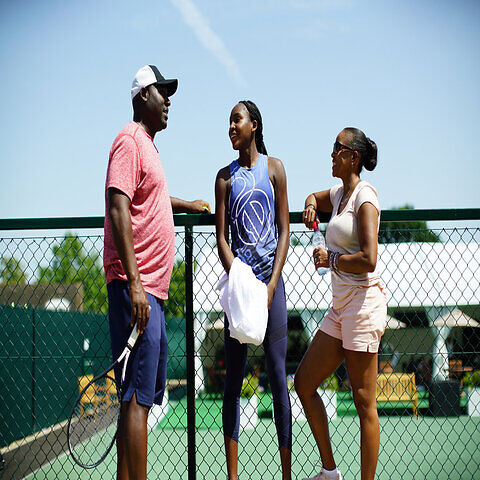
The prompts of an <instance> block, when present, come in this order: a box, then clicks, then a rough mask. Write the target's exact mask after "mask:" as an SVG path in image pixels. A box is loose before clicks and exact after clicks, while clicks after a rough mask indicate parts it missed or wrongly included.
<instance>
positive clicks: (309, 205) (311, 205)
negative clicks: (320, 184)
mask: <svg viewBox="0 0 480 480" xmlns="http://www.w3.org/2000/svg"><path fill="white" fill-rule="evenodd" d="M308 207H312V208H313V209H314V210H316V209H317V207H316V206H315V205H314V204H313V203H309V204H308V205H305V208H304V210H306V209H307V208H308Z"/></svg>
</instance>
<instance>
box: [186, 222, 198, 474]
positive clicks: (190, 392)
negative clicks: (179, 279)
mask: <svg viewBox="0 0 480 480" xmlns="http://www.w3.org/2000/svg"><path fill="white" fill-rule="evenodd" d="M185 321H186V336H187V338H186V350H187V351H186V354H187V445H188V447H187V454H188V480H195V475H196V466H197V465H196V458H195V449H196V448H195V343H194V340H195V339H194V335H195V333H194V318H193V226H192V225H185Z"/></svg>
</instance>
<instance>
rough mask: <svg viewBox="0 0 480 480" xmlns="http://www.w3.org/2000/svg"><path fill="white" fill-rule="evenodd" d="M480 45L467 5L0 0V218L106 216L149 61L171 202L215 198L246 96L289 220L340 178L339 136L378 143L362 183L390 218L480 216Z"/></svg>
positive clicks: (440, 0) (475, 12) (478, 22)
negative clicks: (278, 163) (470, 211)
mask: <svg viewBox="0 0 480 480" xmlns="http://www.w3.org/2000/svg"><path fill="white" fill-rule="evenodd" d="M479 53H480V2H476V1H466V0H458V1H455V2H451V1H445V0H437V1H433V0H431V1H430V0H427V1H409V0H405V1H402V2H398V1H390V0H382V1H373V0H372V1H360V0H336V1H334V0H316V1H313V0H266V1H261V0H243V1H242V2H225V1H224V0H205V1H201V2H200V1H198V0H164V1H155V2H154V1H149V0H144V1H143V2H141V4H135V6H134V4H133V3H132V2H126V1H121V0H120V1H119V0H116V1H113V0H111V1H102V0H95V1H90V0H84V1H82V2H64V1H53V0H50V1H49V0H45V1H41V2H39V1H36V0H35V1H32V0H30V1H29V0H24V1H22V2H17V1H1V2H0V67H1V71H2V73H3V78H4V83H3V88H2V89H1V91H0V105H1V110H2V117H1V128H0V162H1V175H0V218H17V217H50V216H90V215H103V213H104V181H105V171H106V165H107V160H108V153H109V150H110V146H111V143H112V141H113V139H114V137H115V136H116V134H117V132H118V131H119V130H120V128H122V126H123V125H124V124H125V123H127V122H128V121H129V120H131V116H132V113H131V103H130V86H131V81H132V79H133V76H134V74H135V72H136V71H137V69H138V68H139V67H140V66H142V65H144V64H156V65H157V66H158V67H159V69H160V71H161V72H162V73H163V74H164V75H165V76H166V77H168V78H173V77H174V78H178V79H179V89H178V92H177V93H176V94H175V95H174V96H173V97H172V107H171V110H170V115H169V125H168V128H167V130H166V131H164V132H161V133H160V134H157V136H156V138H155V142H156V144H157V147H158V149H159V151H160V155H161V160H162V162H163V165H164V167H165V170H166V172H167V178H168V183H169V188H170V193H171V194H172V195H174V196H178V197H182V198H186V199H193V198H204V199H206V200H208V201H209V202H210V203H211V204H212V205H213V203H214V193H213V186H214V180H215V175H216V172H217V171H218V170H219V169H220V168H221V167H222V166H224V165H226V164H228V163H229V162H230V161H231V160H232V159H234V158H235V152H233V150H232V149H231V146H230V142H229V139H228V136H227V129H228V117H229V114H230V110H231V108H232V107H233V106H234V105H235V103H236V102H237V101H238V100H240V99H251V100H253V101H255V102H256V103H257V105H258V106H259V108H260V110H261V112H262V115H263V118H264V138H265V143H266V146H267V149H268V151H269V153H270V154H271V155H273V156H276V157H278V158H280V159H281V160H282V161H283V162H284V165H285V168H286V172H287V181H288V193H289V202H290V209H291V210H300V209H301V208H302V206H303V201H304V198H305V197H306V195H307V194H308V193H310V192H312V191H318V190H322V189H326V188H329V187H330V186H331V185H333V184H334V183H336V179H333V178H332V177H331V173H330V172H331V166H330V161H331V159H330V152H331V147H332V143H333V141H334V139H335V136H336V135H337V133H338V132H339V131H340V130H341V129H342V128H343V127H345V126H356V127H358V128H361V129H362V130H364V131H365V133H366V134H367V135H368V136H370V137H371V138H372V139H373V140H375V141H376V142H377V145H378V148H379V163H378V167H377V169H376V170H375V171H374V172H365V174H364V175H363V178H364V179H366V180H368V181H370V182H371V183H373V184H374V185H375V186H376V187H377V190H378V192H379V196H380V202H381V205H382V207H383V208H391V207H393V206H399V205H403V204H405V203H411V204H413V205H414V206H415V207H416V208H467V207H479V206H480V202H479V200H480V194H479V187H480V185H479V174H480V168H479V162H478V159H477V157H478V153H479V147H478V145H477V143H478V136H479V135H478V127H479V118H480V95H479V88H478V85H479V81H480V80H479V79H480V55H479Z"/></svg>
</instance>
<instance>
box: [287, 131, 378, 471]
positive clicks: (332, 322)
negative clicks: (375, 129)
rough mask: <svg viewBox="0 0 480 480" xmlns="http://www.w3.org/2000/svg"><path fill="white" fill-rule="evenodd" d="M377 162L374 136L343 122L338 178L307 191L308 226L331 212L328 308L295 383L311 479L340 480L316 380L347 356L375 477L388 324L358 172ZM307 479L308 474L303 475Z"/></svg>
mask: <svg viewBox="0 0 480 480" xmlns="http://www.w3.org/2000/svg"><path fill="white" fill-rule="evenodd" d="M376 164H377V146H376V144H375V142H373V141H372V140H370V139H369V138H367V137H366V136H365V134H364V133H363V132H362V131H360V130H358V129H356V128H345V129H344V130H342V131H341V132H340V133H339V134H338V136H337V138H336V141H335V144H334V146H333V152H332V175H333V176H334V177H338V178H340V179H341V180H342V183H341V184H338V185H335V186H334V187H332V188H331V189H329V190H324V191H321V192H317V193H312V194H311V195H309V196H308V197H307V199H306V201H305V210H304V211H303V221H304V223H305V225H306V226H307V227H308V228H312V224H313V222H314V220H315V219H316V216H317V212H331V213H332V217H331V219H330V222H329V224H328V227H327V235H326V240H327V248H328V250H326V249H324V248H316V249H315V250H314V253H313V259H314V263H315V267H316V268H318V267H327V268H330V270H331V276H332V297H333V301H332V308H331V309H330V310H329V312H328V313H327V315H326V316H325V318H324V319H323V321H322V323H321V326H320V329H319V331H318V332H317V334H316V335H315V338H314V339H313V341H312V343H311V345H310V347H309V349H308V350H307V352H306V354H305V356H304V357H303V360H302V362H301V363H300V366H299V367H298V370H297V373H296V375H295V388H296V390H297V393H298V395H299V397H300V400H301V401H302V404H303V407H304V409H305V411H306V413H307V418H308V422H309V424H310V428H311V429H312V433H313V436H314V437H315V441H316V443H317V446H318V449H319V452H320V457H321V460H322V470H321V471H320V473H318V474H317V475H315V476H314V477H312V480H328V479H335V480H341V478H342V476H341V473H340V471H339V470H338V469H337V465H336V463H335V460H334V458H333V452H332V446H331V443H330V437H329V433H328V423H327V416H326V413H325V408H324V405H323V403H322V400H321V398H320V396H319V395H318V393H317V388H318V386H319V385H320V384H321V383H322V382H323V381H324V380H325V379H326V378H328V377H329V376H330V375H331V374H332V373H333V372H335V370H336V369H337V367H338V366H339V365H340V364H341V363H342V362H343V360H345V363H346V366H347V372H348V377H349V380H350V383H351V385H352V391H353V400H354V403H355V408H356V409H357V412H358V415H359V417H360V430H361V449H360V450H361V479H362V480H373V479H374V477H375V470H376V467H377V460H378V450H379V443H380V428H379V422H378V413H377V403H376V385H377V362H378V359H377V352H378V346H379V343H380V339H381V336H382V334H383V332H384V330H385V321H386V314H387V304H386V300H385V295H384V293H383V288H382V284H381V281H380V274H379V272H378V271H377V268H376V266H377V250H378V228H379V221H380V206H379V203H378V198H377V192H376V191H375V189H374V188H373V187H372V186H371V185H370V184H369V183H367V182H365V181H362V180H361V179H360V172H361V170H362V167H365V168H366V169H367V170H373V169H374V168H375V166H376ZM304 480H305V479H304Z"/></svg>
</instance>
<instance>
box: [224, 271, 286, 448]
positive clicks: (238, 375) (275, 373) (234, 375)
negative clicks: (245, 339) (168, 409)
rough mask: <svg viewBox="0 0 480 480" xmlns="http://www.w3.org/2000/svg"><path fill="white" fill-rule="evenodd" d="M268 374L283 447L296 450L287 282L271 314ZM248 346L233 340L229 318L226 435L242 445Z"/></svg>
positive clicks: (281, 286)
mask: <svg viewBox="0 0 480 480" xmlns="http://www.w3.org/2000/svg"><path fill="white" fill-rule="evenodd" d="M263 348H264V350H265V359H266V362H267V373H268V380H269V382H270V387H271V389H272V395H273V410H274V417H275V426H276V428H277V436H278V444H279V446H280V447H286V448H289V449H290V450H291V448H292V414H291V407H290V397H289V395H288V388H287V375H286V371H285V359H286V356H287V305H286V301H285V286H284V284H283V279H282V277H280V279H279V280H278V285H277V290H276V291H275V295H274V296H273V302H272V306H271V308H270V310H269V312H268V323H267V331H266V333H265V339H264V340H263ZM247 352H248V344H243V343H240V342H238V340H235V339H234V338H231V337H230V332H229V330H228V319H227V318H226V317H225V365H226V376H225V391H224V396H223V434H224V435H225V436H227V437H229V438H231V439H233V440H235V441H236V442H238V429H239V423H240V391H241V389H242V383H243V377H244V374H245V364H246V361H247Z"/></svg>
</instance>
